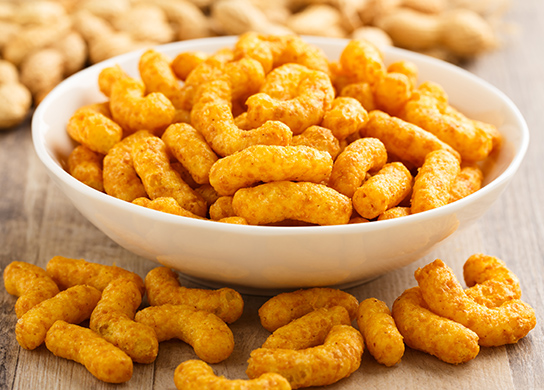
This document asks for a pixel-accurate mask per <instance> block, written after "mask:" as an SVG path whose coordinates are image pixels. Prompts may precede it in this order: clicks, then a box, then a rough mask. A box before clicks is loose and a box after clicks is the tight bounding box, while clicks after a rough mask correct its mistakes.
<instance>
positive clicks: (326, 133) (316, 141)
mask: <svg viewBox="0 0 544 390" xmlns="http://www.w3.org/2000/svg"><path fill="white" fill-rule="evenodd" d="M291 145H293V146H296V145H304V146H309V147H312V148H315V149H317V150H321V151H323V152H328V153H329V154H330V155H331V157H332V159H333V160H335V159H336V157H337V156H338V154H339V153H340V142H339V141H338V139H337V138H336V137H335V136H334V135H333V134H332V131H330V130H329V129H326V128H324V127H321V126H310V127H308V128H307V129H306V130H304V131H303V132H302V133H300V134H299V135H295V136H294V137H293V139H292V140H291Z"/></svg>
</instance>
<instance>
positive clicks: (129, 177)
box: [103, 130, 153, 202]
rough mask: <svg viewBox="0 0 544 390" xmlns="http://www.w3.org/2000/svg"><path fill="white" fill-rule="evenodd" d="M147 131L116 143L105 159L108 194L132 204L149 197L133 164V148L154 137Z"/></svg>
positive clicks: (104, 175)
mask: <svg viewBox="0 0 544 390" xmlns="http://www.w3.org/2000/svg"><path fill="white" fill-rule="evenodd" d="M152 136H153V134H151V133H150V132H149V131H147V130H140V131H137V132H136V133H134V134H131V135H129V136H127V137H125V138H123V139H122V140H121V141H120V142H118V143H116V144H115V145H114V146H113V147H112V148H111V149H110V150H109V152H108V154H107V155H106V156H105V157H104V167H103V179H104V191H106V194H108V195H111V196H114V197H116V198H119V199H121V200H126V201H127V202H132V201H133V200H134V199H136V198H141V197H145V196H147V193H146V192H145V188H144V185H143V183H142V180H141V179H140V177H139V176H138V174H137V173H136V170H135V169H134V165H133V164H132V155H131V152H132V147H133V146H134V144H135V143H136V142H138V141H139V140H141V139H143V138H147V137H152Z"/></svg>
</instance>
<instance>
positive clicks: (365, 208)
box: [352, 162, 412, 219]
mask: <svg viewBox="0 0 544 390" xmlns="http://www.w3.org/2000/svg"><path fill="white" fill-rule="evenodd" d="M411 190H412V175H411V174H410V171H409V170H408V169H407V168H406V167H405V166H404V165H403V164H402V163H400V162H393V163H389V164H385V165H384V166H383V168H382V169H380V170H379V171H378V173H377V174H376V175H374V176H372V177H370V178H369V179H368V180H367V181H365V182H364V183H363V185H362V186H361V187H359V188H357V190H356V191H355V193H354V194H353V199H352V201H353V207H354V208H355V210H356V211H357V212H358V213H359V215H360V216H361V217H363V218H367V219H373V218H376V217H377V216H379V215H380V214H383V213H384V212H385V211H386V210H387V209H389V208H391V207H394V206H396V205H398V204H399V203H400V201H401V200H403V199H404V198H405V197H406V196H407V195H408V194H409V193H410V191H411Z"/></svg>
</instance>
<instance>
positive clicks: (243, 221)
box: [217, 216, 249, 225]
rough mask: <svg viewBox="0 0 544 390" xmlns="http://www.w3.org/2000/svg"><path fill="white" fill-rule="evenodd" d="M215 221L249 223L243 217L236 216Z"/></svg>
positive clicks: (237, 223) (236, 223)
mask: <svg viewBox="0 0 544 390" xmlns="http://www.w3.org/2000/svg"><path fill="white" fill-rule="evenodd" d="M217 222H224V223H233V224H235V225H249V223H248V222H247V220H246V219H245V218H243V217H236V216H234V217H225V218H221V219H219V220H218V221H217Z"/></svg>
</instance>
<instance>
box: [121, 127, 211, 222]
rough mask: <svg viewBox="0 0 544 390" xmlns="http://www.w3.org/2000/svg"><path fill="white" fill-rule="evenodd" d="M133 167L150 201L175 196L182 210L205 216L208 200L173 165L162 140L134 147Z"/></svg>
mask: <svg viewBox="0 0 544 390" xmlns="http://www.w3.org/2000/svg"><path fill="white" fill-rule="evenodd" d="M131 156H132V164H133V165H134V169H135V170H136V173H137V174H138V176H139V177H140V179H141V180H142V183H143V185H144V188H145V191H146V193H147V195H148V196H149V198H151V199H155V198H162V197H172V198H174V199H175V200H176V201H177V202H178V203H179V205H180V206H181V207H183V208H184V209H186V210H188V211H190V212H191V213H193V214H196V215H199V216H201V217H204V216H205V215H206V213H207V211H208V208H207V204H206V201H205V200H204V199H203V198H202V196H200V194H198V193H197V192H195V191H194V190H193V189H192V188H191V187H189V185H188V184H187V183H185V182H184V181H183V179H182V178H181V177H180V176H179V174H178V173H177V172H176V171H175V170H174V169H173V168H172V166H171V165H170V158H169V155H168V152H167V149H166V145H165V143H164V142H163V141H162V140H161V139H160V138H158V137H148V138H143V139H141V140H139V141H137V142H136V143H135V144H134V145H133V147H132V152H131Z"/></svg>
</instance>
